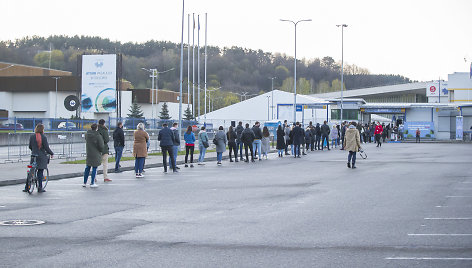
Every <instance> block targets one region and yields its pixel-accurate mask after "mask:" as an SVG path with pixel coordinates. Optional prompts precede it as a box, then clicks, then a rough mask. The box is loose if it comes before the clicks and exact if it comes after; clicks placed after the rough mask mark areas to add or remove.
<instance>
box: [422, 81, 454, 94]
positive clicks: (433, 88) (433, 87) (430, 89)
mask: <svg viewBox="0 0 472 268" xmlns="http://www.w3.org/2000/svg"><path fill="white" fill-rule="evenodd" d="M447 89H448V86H447V82H446V81H441V89H439V82H438V81H435V82H431V83H428V84H426V96H427V97H439V95H441V97H443V96H444V97H445V96H449V91H448V90H447Z"/></svg>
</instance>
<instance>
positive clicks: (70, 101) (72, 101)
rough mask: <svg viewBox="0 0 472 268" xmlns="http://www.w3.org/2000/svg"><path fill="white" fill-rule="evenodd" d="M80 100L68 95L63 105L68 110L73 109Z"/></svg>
mask: <svg viewBox="0 0 472 268" xmlns="http://www.w3.org/2000/svg"><path fill="white" fill-rule="evenodd" d="M79 105H80V101H79V98H77V96H75V95H69V96H67V97H66V98H65V100H64V107H66V109H67V110H69V111H75V110H77V109H78V108H79Z"/></svg>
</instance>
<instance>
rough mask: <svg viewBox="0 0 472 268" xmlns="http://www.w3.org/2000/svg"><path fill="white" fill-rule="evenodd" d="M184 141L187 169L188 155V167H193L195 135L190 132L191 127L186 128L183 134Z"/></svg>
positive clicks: (186, 165)
mask: <svg viewBox="0 0 472 268" xmlns="http://www.w3.org/2000/svg"><path fill="white" fill-rule="evenodd" d="M184 140H185V167H188V156H189V154H190V167H191V168H192V167H193V152H194V150H195V134H194V133H193V131H192V126H188V127H187V131H185V133H184Z"/></svg>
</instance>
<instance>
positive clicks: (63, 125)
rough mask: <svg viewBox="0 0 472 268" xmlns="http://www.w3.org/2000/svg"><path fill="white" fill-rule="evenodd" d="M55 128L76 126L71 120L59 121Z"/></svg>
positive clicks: (72, 127)
mask: <svg viewBox="0 0 472 268" xmlns="http://www.w3.org/2000/svg"><path fill="white" fill-rule="evenodd" d="M57 128H61V129H75V128H77V126H76V125H75V123H73V122H61V123H59V125H58V126H57Z"/></svg>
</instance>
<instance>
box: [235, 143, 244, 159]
mask: <svg viewBox="0 0 472 268" xmlns="http://www.w3.org/2000/svg"><path fill="white" fill-rule="evenodd" d="M243 147H244V143H243V142H242V141H239V142H236V151H237V150H239V156H240V158H241V159H243Z"/></svg>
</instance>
